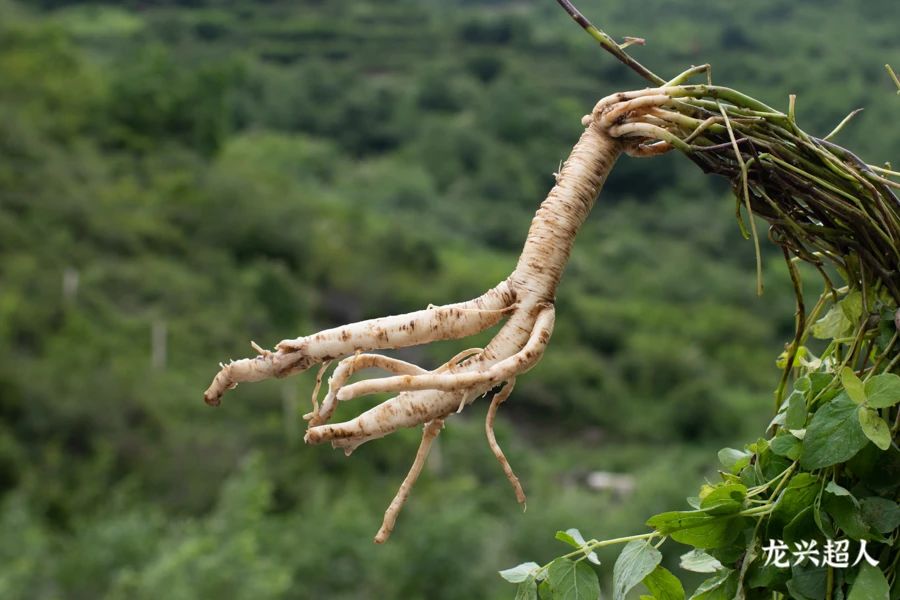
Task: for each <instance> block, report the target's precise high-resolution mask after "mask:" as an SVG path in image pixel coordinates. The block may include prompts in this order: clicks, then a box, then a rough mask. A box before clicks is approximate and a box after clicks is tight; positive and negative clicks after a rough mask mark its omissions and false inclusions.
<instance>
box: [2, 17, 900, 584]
mask: <svg viewBox="0 0 900 600" xmlns="http://www.w3.org/2000/svg"><path fill="white" fill-rule="evenodd" d="M581 8H582V10H583V11H584V12H585V13H586V14H588V15H589V16H590V17H591V18H592V19H594V20H595V21H597V22H598V23H599V24H602V26H603V27H604V28H605V29H607V30H608V31H610V32H612V33H615V34H616V35H618V36H624V35H633V36H641V37H645V38H647V40H648V45H647V46H646V47H645V48H638V49H637V50H635V54H636V55H637V56H639V57H640V58H641V60H645V62H646V63H648V64H649V65H650V66H652V68H653V69H654V70H655V71H657V72H659V73H661V74H673V75H674V74H675V73H677V72H679V71H681V70H682V69H683V68H684V67H686V66H689V65H690V64H699V63H703V62H712V63H713V65H714V67H713V75H714V78H715V79H716V81H717V82H718V83H720V84H724V85H730V86H732V87H737V88H740V89H741V90H742V91H745V92H747V93H750V94H753V95H756V96H758V97H760V98H761V99H762V100H764V101H766V102H769V103H771V104H774V105H777V106H785V105H786V103H787V95H788V94H789V93H797V94H798V95H799V96H798V104H797V106H798V120H799V122H800V124H801V125H802V126H803V127H804V128H805V129H807V130H808V131H810V132H811V133H814V134H818V135H824V134H825V133H827V132H828V131H830V130H831V128H832V127H833V126H834V125H835V124H836V123H837V122H838V121H840V119H841V118H842V117H843V116H844V115H845V114H846V113H847V112H849V111H850V110H852V109H855V108H859V107H864V108H865V109H866V110H865V112H864V113H862V114H861V115H860V116H858V117H857V119H856V120H854V121H853V122H852V123H851V124H850V125H849V126H848V127H847V128H846V129H845V131H844V132H842V133H841V134H840V137H839V139H838V141H839V142H840V143H842V144H844V145H845V146H847V147H849V148H851V149H853V150H854V151H856V152H857V153H859V154H860V155H861V156H863V157H864V158H865V159H867V160H868V161H870V162H879V161H883V160H890V159H894V161H895V162H894V164H895V165H896V164H897V159H898V157H900V135H898V134H897V131H896V127H895V124H896V119H897V116H898V106H897V104H898V98H897V97H896V96H895V95H894V94H893V92H892V84H891V82H890V80H889V79H888V78H887V76H886V75H885V74H884V71H883V68H882V65H883V64H884V63H885V62H887V61H893V62H894V63H895V64H896V63H900V37H898V36H897V34H896V26H897V19H896V16H897V8H896V5H895V3H894V2H893V1H891V0H868V1H865V2H864V1H862V0H824V1H823V0H816V1H813V0H795V1H793V2H787V1H786V0H757V1H755V2H753V3H734V2H730V3H725V2H721V3H708V2H699V1H696V0H678V1H674V0H668V1H663V0H645V1H642V2H640V3H634V2H629V1H628V0H606V1H604V2H602V3H601V2H599V1H591V0H583V1H582V2H581ZM892 16H893V18H892ZM643 86H644V82H642V81H640V80H638V79H637V78H636V77H635V76H634V75H632V74H630V73H629V72H628V71H626V70H625V68H624V67H622V66H621V65H619V64H618V63H616V62H615V61H614V60H613V59H611V58H610V57H608V56H606V55H605V54H604V53H602V51H601V50H600V49H599V48H598V47H595V46H594V45H592V43H591V40H590V39H589V38H588V37H587V36H586V35H584V34H583V32H581V31H580V30H579V29H578V27H577V26H576V25H574V24H573V23H571V22H570V21H569V20H568V19H567V17H566V16H565V15H564V14H563V13H562V11H560V10H559V9H558V7H557V6H556V4H555V3H554V2H552V1H551V0H529V1H524V0H519V1H517V2H503V1H475V0H455V1H452V2H449V1H438V0H431V1H416V2H414V1H412V0H394V1H391V2H387V1H379V0H364V1H356V2H352V3H340V2H323V1H321V0H306V1H287V0H268V1H265V2H250V1H248V0H241V1H233V2H226V1H224V0H183V1H176V0H158V1H136V0H135V1H123V2H107V3H91V4H88V3H82V2H69V1H61V0H42V1H34V2H28V3H25V2H19V3H16V2H11V1H10V0H0V598H10V599H14V598H28V599H44V598H47V599H50V598H75V599H81V598H101V597H102V598H129V599H132V598H154V599H156V598H173V599H180V598H215V597H218V598H241V599H242V598H248V599H250V598H252V599H265V598H298V599H305V598H329V599H331V598H334V599H345V598H346V599H351V598H353V599H356V598H371V599H382V598H389V599H393V598H403V599H417V598H428V599H443V598H446V599H451V598H454V599H455V598H467V599H470V598H504V597H508V596H509V588H508V587H507V586H508V584H506V583H505V582H503V581H502V580H501V579H500V578H499V577H497V575H496V571H497V570H498V569H501V568H505V567H508V566H510V565H512V564H516V563H518V562H521V561H523V560H532V559H533V560H543V559H546V558H548V557H551V556H554V555H555V553H558V551H559V546H558V542H555V541H554V540H553V533H554V532H555V531H556V530H557V529H565V528H568V527H578V528H580V529H581V530H582V531H583V532H585V534H586V535H589V536H597V537H612V536H615V535H620V534H628V533H634V532H640V531H643V530H644V529H643V527H642V522H643V520H644V518H646V517H647V516H649V515H650V514H653V513H654V512H659V511H661V510H664V509H667V508H670V507H677V506H680V505H681V503H682V501H683V497H684V496H685V495H687V494H689V493H690V491H691V490H693V489H695V488H696V486H697V484H698V483H699V482H700V481H702V479H703V478H704V477H707V476H711V475H712V474H714V472H715V467H716V465H715V455H714V449H716V448H718V447H721V446H722V445H727V444H738V443H742V442H743V441H745V440H747V439H751V438H753V437H755V436H757V435H758V434H759V433H761V432H762V429H763V427H764V425H765V424H766V423H767V422H768V417H769V416H770V415H769V410H770V406H771V403H772V402H771V390H772V388H774V386H775V384H776V383H777V378H778V376H779V373H778V370H777V369H776V368H775V365H774V359H775V356H776V355H777V354H778V352H779V351H780V349H781V348H782V344H783V343H784V342H785V341H787V340H789V339H790V337H791V335H792V331H793V316H792V314H793V300H792V294H791V291H790V286H789V283H788V278H787V275H786V273H785V272H784V270H783V268H782V265H781V263H780V262H779V261H780V260H781V259H780V253H779V252H778V251H777V249H775V248H774V247H772V246H771V245H769V247H767V249H766V256H765V264H764V271H765V282H766V285H767V291H766V294H765V295H764V296H763V297H762V298H756V297H755V295H754V286H755V282H754V275H753V270H754V259H753V249H752V244H750V243H749V242H746V241H744V240H742V239H741V238H740V235H739V233H738V230H737V226H736V225H735V223H734V219H733V214H734V204H733V200H732V199H731V198H730V196H729V192H728V189H727V186H726V185H725V184H724V183H723V182H719V181H713V180H711V179H710V178H707V177H704V176H703V175H702V174H701V173H699V172H698V170H697V169H696V168H695V167H694V165H693V164H691V163H690V162H689V161H687V160H685V159H684V158H683V157H681V156H674V155H673V156H666V157H661V158H656V159H653V160H634V159H627V158H623V159H621V161H620V163H619V164H618V165H617V166H616V168H615V170H614V173H613V175H612V177H611V178H610V180H609V183H608V185H607V187H606V189H605V190H604V192H603V194H602V196H601V198H600V200H599V202H598V205H597V207H596V209H595V210H594V214H593V215H592V216H591V218H590V221H589V223H588V225H587V226H586V227H585V229H584V231H583V232H582V233H581V235H580V237H579V239H578V240H577V243H576V248H575V253H574V255H573V257H572V262H571V264H570V266H569V269H568V271H567V274H566V276H565V278H564V281H563V285H562V286H561V288H560V292H559V298H558V305H557V329H556V333H555V334H554V339H553V341H552V343H551V345H550V348H549V349H548V352H547V354H546V356H545V358H544V360H543V361H542V362H541V363H540V364H539V365H538V367H536V368H535V369H534V370H533V371H531V372H530V373H529V374H528V375H527V376H525V377H522V378H520V379H519V381H518V383H517V386H516V391H515V394H514V395H513V397H512V398H511V400H510V401H509V402H508V403H507V404H505V405H504V407H503V410H502V411H501V412H500V416H499V417H498V437H499V439H500V441H501V443H502V444H503V446H504V448H505V450H506V451H507V454H508V455H509V457H510V460H511V462H512V464H513V466H514V467H515V468H516V470H517V473H518V474H519V476H520V477H521V478H522V480H523V483H524V485H525V489H526V492H527V493H528V495H529V503H528V506H529V509H528V512H527V513H525V514H522V513H521V512H520V511H519V510H518V509H517V506H516V504H515V501H514V498H513V494H512V492H511V490H510V489H509V486H508V484H507V482H506V481H505V479H504V477H503V476H502V473H501V471H500V469H499V468H498V466H497V464H496V463H495V461H494V459H493V457H492V455H491V454H490V452H489V450H488V448H487V443H486V442H485V440H484V434H483V425H482V421H483V418H484V414H485V411H486V408H487V407H486V405H485V404H483V403H482V404H480V405H479V404H478V403H476V404H475V405H473V406H472V407H470V408H469V409H468V410H467V411H466V412H465V413H464V414H463V415H460V416H458V417H453V418H452V419H450V420H449V421H448V427H447V429H446V431H445V433H444V434H443V435H442V436H441V439H440V442H439V444H438V447H437V449H436V451H435V453H434V456H432V459H431V461H430V462H429V466H428V469H427V471H426V473H425V474H424V475H423V477H422V478H421V480H420V481H419V483H418V485H417V487H416V489H415V491H414V494H413V497H412V499H411V501H410V502H409V504H408V505H407V507H406V509H405V511H404V513H403V514H402V516H401V517H400V521H399V522H398V528H397V530H396V532H395V533H394V535H393V537H392V539H391V541H390V542H389V543H388V544H387V545H386V546H385V547H375V546H374V545H373V544H372V543H371V536H372V535H373V534H374V532H375V531H376V529H377V528H378V525H379V524H380V522H381V514H382V511H383V510H384V508H385V507H386V506H387V504H388V502H389V501H390V499H391V497H392V496H393V494H394V492H395V490H396V487H397V485H399V482H400V481H401V480H402V478H403V475H404V474H405V472H406V470H407V468H408V466H409V464H410V462H411V461H412V457H413V455H414V452H415V448H416V445H417V442H418V437H419V433H418V432H416V431H404V432H401V433H400V434H398V435H395V436H392V437H391V438H389V439H385V440H381V441H377V442H373V443H371V444H367V445H365V446H363V447H362V448H361V449H360V450H359V451H357V452H356V453H355V454H354V455H353V457H352V458H350V459H347V458H345V457H344V456H343V454H342V453H340V452H337V451H333V450H331V449H329V448H325V447H306V446H305V445H304V444H303V442H302V429H303V424H302V421H301V419H300V415H301V414H302V413H303V412H306V410H307V409H308V403H309V394H310V391H311V389H312V386H313V379H314V375H312V374H305V375H303V376H300V377H296V378H292V379H288V380H283V381H278V382H268V383H265V384H254V385H246V386H242V387H241V388H240V389H239V390H237V391H236V392H234V393H232V394H230V395H229V396H228V397H226V398H225V403H224V405H223V406H222V407H221V408H219V409H217V410H213V409H210V408H208V407H206V406H204V404H203V402H202V400H201V394H202V391H203V390H204V389H205V388H206V386H207V385H208V383H209V380H210V378H211V377H212V376H213V375H214V373H215V371H216V364H217V363H218V362H219V361H220V360H225V359H227V358H229V357H234V358H237V357H242V356H245V355H248V354H251V353H252V350H251V349H250V347H249V344H248V342H249V340H251V339H253V340H256V341H257V342H259V343H260V344H262V345H264V346H269V347H271V346H272V345H274V344H275V343H276V342H277V341H279V340H281V339H283V338H287V337H296V336H299V335H303V334H306V333H310V332H313V331H315V330H318V329H321V328H324V327H328V326H332V325H336V324H341V323H345V322H348V321H353V320H358V319H362V318H367V317H373V316H379V315H385V314H391V313H398V312H406V311H409V310H414V309H418V308H421V307H424V306H425V305H427V304H428V303H435V304H441V303H446V302H452V301H459V300H463V299H467V298H469V297H473V296H475V295H478V294H480V293H481V292H482V291H483V290H484V289H486V288H488V287H489V286H492V285H493V284H494V283H496V282H497V281H499V280H500V279H502V278H504V277H505V276H506V275H507V274H508V272H509V271H510V270H511V269H512V268H513V267H514V265H515V260H516V256H517V253H518V250H519V248H520V246H521V243H522V241H523V240H524V237H525V232H526V230H527V227H528V224H529V222H530V219H531V215H532V213H533V211H534V209H535V208H536V207H537V205H538V204H539V202H540V201H541V200H542V199H543V197H544V195H545V193H546V191H547V190H548V189H549V188H550V186H551V184H552V181H553V175H552V174H553V171H555V170H556V169H557V165H558V164H559V161H560V160H562V159H564V158H565V156H566V155H567V153H568V150H569V149H570V148H571V146H572V144H573V143H574V142H575V140H576V139H577V136H578V134H579V131H580V129H581V126H580V124H579V120H580V117H581V115H583V114H584V113H585V112H587V111H588V110H589V109H590V108H591V107H592V106H593V104H594V102H596V100H597V99H599V98H600V97H602V96H605V95H606V94H609V93H612V92H616V91H621V90H624V89H633V88H639V87H643ZM809 280H810V281H811V282H813V283H814V280H813V278H812V276H810V277H809ZM154 332H155V334H154ZM154 338H155V340H156V341H155V342H154V341H153V340H154ZM472 345H474V344H473V343H472V341H471V340H467V341H460V342H447V343H443V344H439V345H435V346H434V347H429V348H427V349H422V348H415V349H411V350H408V351H405V352H403V353H401V356H403V357H404V358H407V359H411V360H415V361H417V362H421V363H424V364H430V365H438V364H440V363H442V362H443V361H444V360H446V359H447V357H449V356H451V355H452V354H454V353H455V352H456V351H458V350H460V349H462V348H464V347H468V346H472ZM358 410H360V405H357V406H352V407H349V408H348V407H345V408H343V409H342V412H341V413H340V414H339V415H338V417H340V416H341V415H344V416H349V415H351V414H354V413H355V412H356V411H358ZM593 471H612V472H615V473H622V474H630V475H632V476H633V477H634V480H635V484H636V489H635V490H634V492H633V493H632V494H630V495H629V494H625V495H622V494H615V493H612V492H609V491H595V490H592V489H590V488H589V486H588V485H587V484H586V481H587V476H588V474H589V473H591V472H593ZM613 552H614V551H613ZM601 558H602V559H605V560H606V561H610V558H611V556H609V555H607V556H604V555H601ZM610 564H611V562H608V565H607V566H609V565H610ZM606 571H607V573H608V572H609V571H611V568H609V569H606Z"/></svg>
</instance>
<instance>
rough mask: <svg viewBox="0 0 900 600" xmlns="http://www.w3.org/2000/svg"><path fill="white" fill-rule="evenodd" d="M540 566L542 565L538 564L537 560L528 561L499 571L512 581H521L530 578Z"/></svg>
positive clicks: (502, 575) (504, 577) (501, 575)
mask: <svg viewBox="0 0 900 600" xmlns="http://www.w3.org/2000/svg"><path fill="white" fill-rule="evenodd" d="M540 568H541V565H539V564H537V563H536V562H526V563H522V564H520V565H516V566H515V567H512V568H511V569H505V570H503V571H499V573H500V577H502V578H503V579H505V580H507V581H508V582H510V583H521V582H523V581H525V580H526V579H528V577H530V576H532V575H534V572H535V571H537V570H538V569H540Z"/></svg>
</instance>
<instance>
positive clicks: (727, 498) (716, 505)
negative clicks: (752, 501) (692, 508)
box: [700, 483, 747, 515]
mask: <svg viewBox="0 0 900 600" xmlns="http://www.w3.org/2000/svg"><path fill="white" fill-rule="evenodd" d="M746 497H747V486H745V485H743V484H740V483H723V484H721V485H718V486H716V487H714V488H712V489H711V490H710V491H709V492H708V493H707V494H706V495H705V496H703V499H702V500H701V501H700V509H701V510H703V512H705V513H707V514H710V515H726V514H731V513H736V512H738V511H739V510H741V509H742V508H743V507H744V499H745V498H746Z"/></svg>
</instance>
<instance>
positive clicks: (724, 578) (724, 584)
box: [690, 569, 737, 600]
mask: <svg viewBox="0 0 900 600" xmlns="http://www.w3.org/2000/svg"><path fill="white" fill-rule="evenodd" d="M736 591H737V573H735V572H734V571H733V570H732V569H723V570H722V571H720V572H718V573H716V574H715V575H713V576H712V577H710V578H709V579H707V580H706V581H704V582H703V583H701V584H700V587H698V588H697V589H696V591H694V593H693V595H691V598H690V600H732V598H734V594H735V592H736Z"/></svg>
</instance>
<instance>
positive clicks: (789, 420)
mask: <svg viewBox="0 0 900 600" xmlns="http://www.w3.org/2000/svg"><path fill="white" fill-rule="evenodd" d="M807 381H809V380H808V379H807ZM805 426H806V396H805V395H804V394H803V392H800V391H797V390H794V391H793V392H791V395H790V396H788V407H787V412H786V413H785V416H784V427H785V429H803V428H804V427H805Z"/></svg>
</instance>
